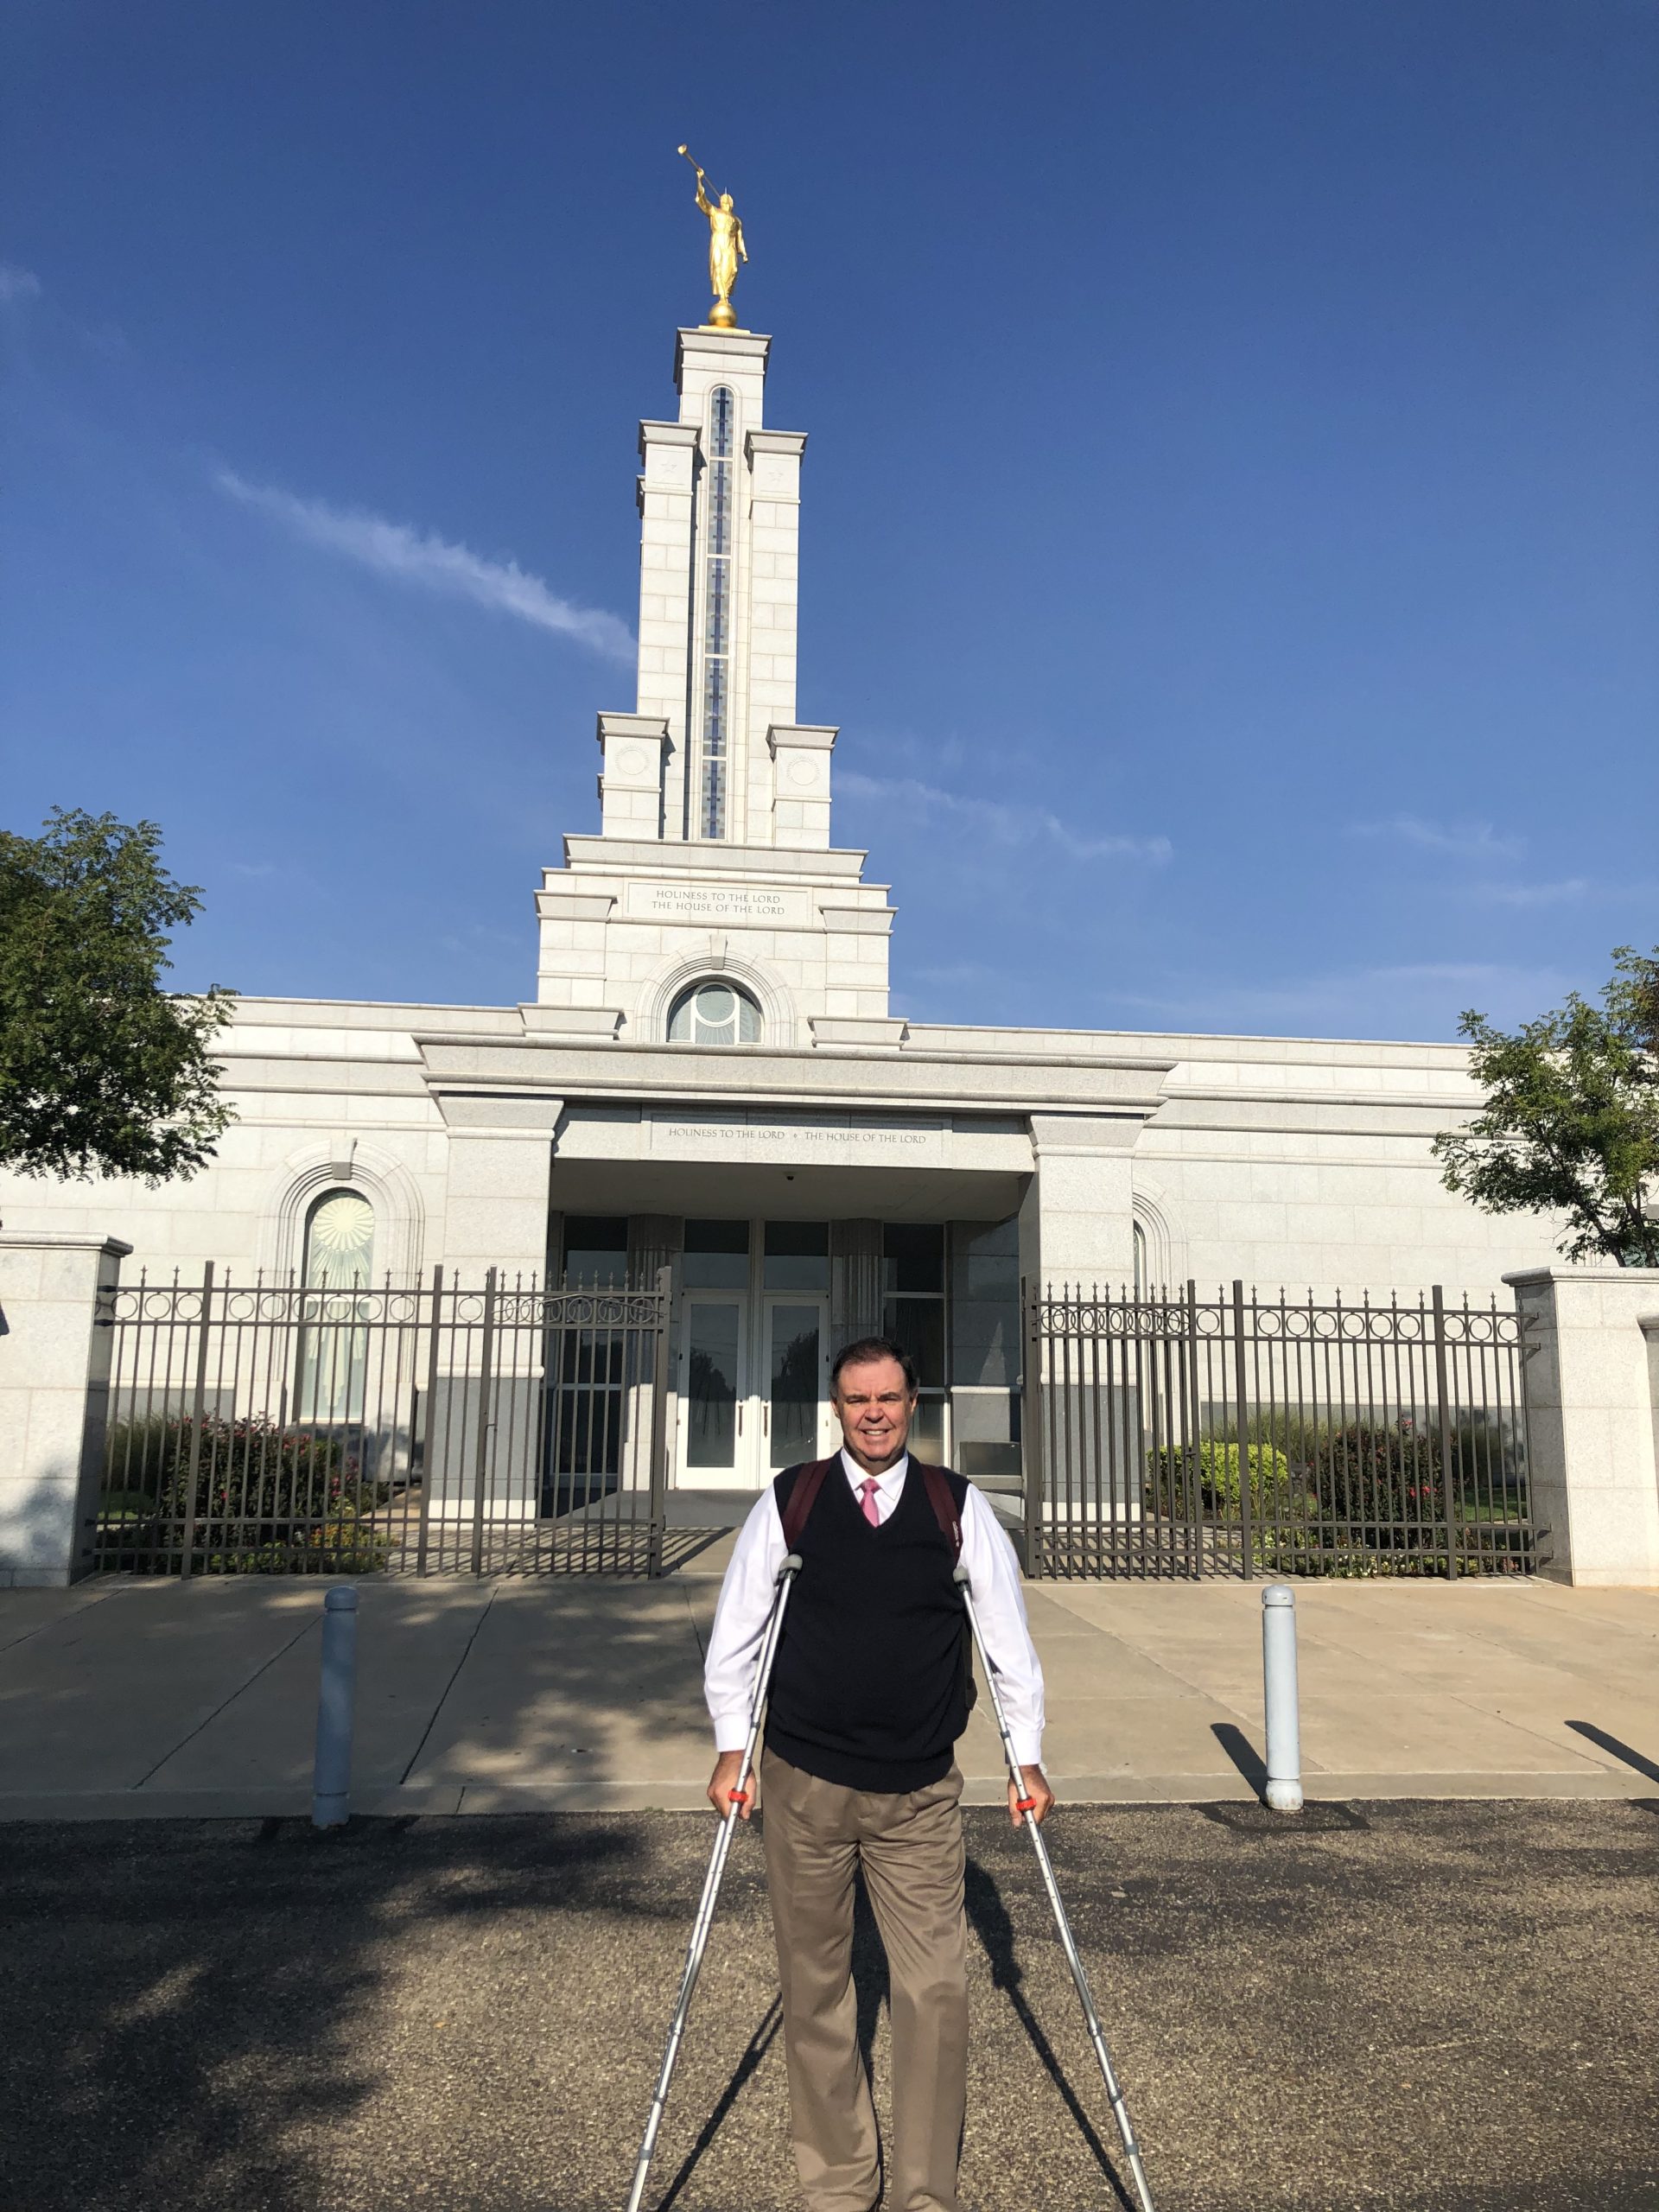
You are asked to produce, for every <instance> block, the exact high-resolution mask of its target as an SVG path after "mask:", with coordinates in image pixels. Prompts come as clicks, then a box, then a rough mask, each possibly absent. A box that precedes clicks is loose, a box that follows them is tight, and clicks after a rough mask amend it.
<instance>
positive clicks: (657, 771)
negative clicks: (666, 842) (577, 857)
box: [599, 715, 827, 844]
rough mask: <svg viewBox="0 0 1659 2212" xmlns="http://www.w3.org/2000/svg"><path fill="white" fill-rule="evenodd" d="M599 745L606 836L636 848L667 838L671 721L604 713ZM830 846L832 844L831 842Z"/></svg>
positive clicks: (601, 807) (602, 819)
mask: <svg viewBox="0 0 1659 2212" xmlns="http://www.w3.org/2000/svg"><path fill="white" fill-rule="evenodd" d="M599 746H600V753H601V759H602V760H603V762H604V767H603V770H602V772H601V775H600V779H599V810H600V820H599V827H600V835H601V836H604V837H626V838H628V839H630V840H632V842H634V843H636V844H651V843H652V842H660V841H661V838H662V835H663V766H664V759H665V757H666V754H667V751H668V723H667V721H665V720H664V718H663V717H662V716H660V715H601V716H600V718H599ZM826 842H827V841H826Z"/></svg>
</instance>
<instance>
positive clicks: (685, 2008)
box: [627, 1552, 801, 2212]
mask: <svg viewBox="0 0 1659 2212" xmlns="http://www.w3.org/2000/svg"><path fill="white" fill-rule="evenodd" d="M800 1571H801V1560H800V1554H798V1552H791V1553H790V1554H789V1555H788V1557H787V1558H786V1559H785V1561H784V1563H783V1565H782V1566H781V1567H779V1570H778V1575H777V1594H776V1596H775V1597H774V1598H773V1599H772V1612H771V1615H770V1617H769V1618H768V1619H767V1622H766V1634H765V1636H764V1637H762V1638H761V1639H760V1657H759V1659H757V1660H756V1662H755V1667H754V1694H753V1697H752V1698H751V1699H750V1700H749V1734H748V1740H747V1743H746V1744H745V1745H744V1746H743V1758H742V1763H741V1765H740V1766H739V1768H738V1770H737V1787H736V1789H734V1790H733V1792H732V1795H731V1802H730V1805H729V1807H728V1810H727V1814H726V1817H725V1819H724V1820H723V1821H721V1824H720V1833H719V1834H717V1835H716V1836H715V1848H714V1851H713V1853H712V1855H711V1856H710V1858H709V1872H707V1873H706V1874H705V1875H704V1876H703V1878H702V1898H701V1900H700V1902H699V1904H698V1905H697V1916H696V1919H695V1920H694V1921H693V1922H692V1923H691V1942H690V1946H689V1947H688V1948H687V1951H686V1955H685V1971H684V1973H683V1974H682V1975H681V1976H680V1998H679V2002H678V2004H677V2005H675V2007H674V2018H672V2020H671V2021H670V2023H669V2028H668V2048H667V2049H666V2050H664V2053H663V2064H662V2070H661V2072H660V2073H659V2074H658V2076H657V2094H656V2095H655V2096H654V2097H652V2101H651V2115H650V2117H649V2119H647V2120H646V2121H645V2140H644V2141H643V2142H642V2143H641V2144H640V2145H639V2164H637V2165H636V2166H635V2167H634V2170H633V2187H632V2189H631V2190H629V2191H628V2208H627V2212H639V2208H640V2206H641V2205H642V2204H643V2203H644V2202H645V2178H646V2176H647V2175H648V2174H649V2173H650V2171H651V2161H652V2154H653V2153H654V2152H655V2151H656V2148H657V2133H658V2129H659V2128H660V2127H661V2126H662V2124H663V2113H664V2109H665V2108H666V2107H667V2104H668V2085H669V2083H670V2082H671V2081H672V2080H673V2078H674V2066H675V2062H676V2060H677V2058H678V2057H679V2055H680V2039H681V2037H683V2035H684V2033H685V2021H686V2015H687V2014H688V2013H689V2012H690V2010H691V1998H692V1993H693V1992H694V1991H695V1990H696V1986H697V1976H698V1974H700V1973H701V1972H702V1955H703V1952H704V1950H705V1949H706V1948H707V1946H708V1942H709V1929H711V1928H712V1927H713V1926H714V1923H715V1900H716V1898H717V1897H719V1895H720V1879H721V1875H722V1874H723V1873H724V1872H726V1854H727V1853H728V1852H729V1851H730V1849H731V1847H732V1837H733V1835H734V1833H735V1832H736V1828H737V1823H738V1820H739V1817H740V1815H741V1811H742V1808H743V1807H744V1806H745V1805H747V1803H748V1802H749V1796H750V1791H749V1786H748V1785H749V1777H750V1776H751V1774H752V1773H753V1770H754V1754H755V1747H756V1745H758V1744H759V1743H760V1721H761V1717H762V1715H763V1713H764V1712H765V1710H766V1688H767V1685H768V1684H769V1683H770V1682H771V1681H772V1661H773V1660H774V1659H775V1658H776V1657H777V1656H778V1638H779V1635H780V1633H781V1632H782V1630H783V1625H784V1607H785V1605H787V1604H788V1603H789V1592H790V1586H791V1584H792V1583H793V1581H794V1580H795V1577H796V1576H797V1575H798V1573H800Z"/></svg>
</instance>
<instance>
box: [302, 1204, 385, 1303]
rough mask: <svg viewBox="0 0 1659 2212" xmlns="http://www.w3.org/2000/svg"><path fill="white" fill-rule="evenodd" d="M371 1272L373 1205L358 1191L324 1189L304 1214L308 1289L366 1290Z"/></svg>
mask: <svg viewBox="0 0 1659 2212" xmlns="http://www.w3.org/2000/svg"><path fill="white" fill-rule="evenodd" d="M373 1271H374V1208H373V1207H372V1205H370V1204H369V1202H368V1200H367V1199H366V1198H365V1197H364V1196H363V1195H362V1193H361V1192H359V1191H325V1192H323V1194H322V1196H321V1198H319V1199H317V1200H316V1202H315V1205H313V1206H312V1208H311V1211H310V1212H309V1213H308V1214H307V1216H306V1217H305V1276H304V1281H305V1287H306V1288H307V1289H308V1290H366V1289H367V1288H368V1286H369V1282H370V1280H371V1278H372V1274H373Z"/></svg>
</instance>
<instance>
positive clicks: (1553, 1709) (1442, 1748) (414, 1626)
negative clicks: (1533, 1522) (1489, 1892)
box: [0, 1542, 1659, 1819]
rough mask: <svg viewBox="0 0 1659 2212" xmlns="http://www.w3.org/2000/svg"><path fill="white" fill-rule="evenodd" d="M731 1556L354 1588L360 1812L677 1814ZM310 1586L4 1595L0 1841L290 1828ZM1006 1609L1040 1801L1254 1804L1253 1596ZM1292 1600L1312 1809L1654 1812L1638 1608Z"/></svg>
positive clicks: (1313, 1592) (686, 1802) (1141, 1590)
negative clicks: (238, 1820)
mask: <svg viewBox="0 0 1659 2212" xmlns="http://www.w3.org/2000/svg"><path fill="white" fill-rule="evenodd" d="M727 1548H728V1544H727V1542H721V1544H719V1545H718V1546H716V1547H715V1548H712V1549H710V1550H709V1551H708V1552H705V1553H704V1554H702V1556H701V1557H700V1558H699V1559H698V1560H695V1561H694V1562H693V1563H692V1565H691V1566H690V1567H688V1568H686V1569H685V1570H683V1571H682V1572H681V1573H677V1574H676V1575H674V1576H672V1577H671V1578H670V1579H668V1580H664V1581H663V1582H658V1583H654V1584H627V1583H614V1582H601V1581H584V1580H581V1579H579V1578H575V1577H571V1578H568V1579H564V1578H561V1579H556V1580H555V1579H549V1580H538V1581H530V1580H499V1581H495V1582H483V1583H475V1582H473V1581H470V1580H454V1581H448V1580H443V1581H429V1582H412V1581H411V1582H405V1581H395V1580H385V1581H377V1580H372V1579H365V1580H364V1581H363V1582H362V1583H361V1584H360V1585H359V1589H360V1593H361V1614H360V1622H361V1626H360V1633H359V1654H360V1661H359V1695H358V1717H357V1753H356V1765H355V1778H354V1791H353V1807H354V1808H355V1809H357V1810H359V1811H363V1812H378V1813H404V1812H409V1813H456V1812H466V1813H491V1812H509V1811H531V1810H541V1809H546V1810H574V1809H583V1808H594V1809H608V1810H613V1811H622V1810H632V1809H639V1808H653V1807H654V1808H664V1809H666V1810H674V1809H678V1808H695V1807H698V1806H700V1805H701V1804H702V1802H703V1800H702V1789H703V1784H704V1783H705V1782H706V1780H707V1777H708V1771H709V1764H710V1752H711V1746H710V1740H709V1731H708V1723H707V1719H706V1716H705V1714H704V1712H703V1707H702V1694H701V1667H702V1646H703V1642H704V1639H705V1637H706V1635H707V1632H708V1627H709V1620H710V1618H711V1616H712V1613H713V1610H714V1605H715V1595H716V1592H717V1591H718V1588H719V1573H720V1567H721V1562H722V1560H723V1556H724V1554H725V1551H726V1549H727ZM323 1590H324V1586H323V1585H321V1583H319V1582H317V1581H315V1580H292V1581H283V1580H264V1579H263V1578H252V1577H250V1578H247V1579H245V1580H220V1579H217V1578H215V1579H213V1580H200V1581H194V1582H191V1583H188V1584H180V1583H177V1582H172V1581H164V1580H154V1581H128V1580H122V1579H120V1578H117V1577H106V1578H104V1579H101V1580H95V1581H92V1582H87V1583H83V1584H81V1585H79V1586H77V1587H76V1588H75V1589H73V1590H69V1591H15V1592H0V1818H13V1819H54V1818H66V1817H93V1818H99V1817H103V1818H107V1817H111V1816H130V1815H157V1816H168V1815H172V1816H179V1815H213V1816H222V1815H240V1816H247V1815H257V1816H264V1815H284V1814H293V1813H301V1812H303V1811H305V1810H307V1809H308V1803H309V1796H308V1790H309V1777H310V1761H311V1748H312V1730H313V1726H314V1725H315V1699H316V1681H317V1659H318V1649H319V1639H320V1632H321V1609H322V1599H323ZM1027 1603H1028V1605H1029V1606H1030V1611H1031V1618H1032V1626H1033V1632H1034V1634H1035V1636H1036V1638H1037V1642H1038V1644H1039V1649H1040V1650H1041V1652H1042V1656H1043V1663H1044V1667H1045V1669H1046V1675H1047V1681H1048V1693H1049V1701H1048V1702H1049V1729H1048V1735H1047V1739H1046V1764H1047V1768H1048V1771H1049V1773H1050V1775H1051V1776H1052V1778H1053V1779H1054V1781H1055V1782H1056V1783H1057V1785H1058V1788H1059V1789H1061V1791H1062V1792H1063V1794H1064V1795H1065V1796H1067V1797H1068V1798H1070V1799H1071V1800H1073V1801H1095V1802H1142V1803H1156V1802H1208V1801H1212V1800H1217V1799H1223V1798H1245V1797H1249V1796H1254V1795H1255V1783H1256V1779H1257V1777H1258V1776H1259V1773H1260V1756H1261V1752H1262V1676H1261V1631H1260V1625H1259V1623H1260V1612H1261V1602H1260V1589H1259V1586H1256V1587H1250V1586H1245V1585H1242V1584H1227V1583H1209V1584H1197V1585H1194V1584H1170V1585H1157V1584H1152V1585H1147V1584H1140V1585H1131V1584H1124V1583H1043V1584H1039V1585H1035V1586H1030V1587H1029V1588H1028V1591H1027ZM1297 1604H1298V1611H1299V1615H1300V1669H1301V1688H1302V1745H1303V1754H1304V1769H1305V1776H1306V1784H1307V1789H1308V1793H1309V1795H1310V1796H1313V1797H1316V1798H1327V1799H1352V1798H1366V1797H1459V1796H1473V1797H1639V1796H1653V1795H1655V1794H1656V1793H1659V1592H1647V1591H1584V1590H1569V1589H1564V1588H1560V1587H1559V1586H1555V1585H1554V1584H1551V1583H1546V1582H1526V1583H1522V1582H1509V1581H1506V1582H1501V1583H1499V1582H1492V1583H1461V1584H1458V1585H1456V1586H1446V1585H1443V1584H1433V1583H1409V1582H1381V1583H1339V1584H1329V1583H1327V1584H1309V1585H1304V1586H1301V1587H1300V1590H1299V1592H1298V1599H1297ZM963 1768H964V1770H965V1771H966V1773H967V1775H968V1777H969V1789H968V1796H969V1801H970V1802H989V1801H992V1800H994V1799H995V1797H996V1796H998V1795H999V1794H1000V1788H1001V1785H1000V1782H999V1779H998V1777H999V1772H1000V1769H999V1764H998V1757H997V1747H996V1741H995V1735H994V1732H993V1731H992V1729H991V1727H990V1726H989V1725H988V1721H987V1720H986V1719H985V1716H984V1706H983V1702H982V1706H981V1709H980V1710H979V1711H978V1712H976V1714H975V1716H974V1719H973V1720H972V1722H971V1724H970V1726H969V1732H968V1734H967V1736H966V1738H964V1739H963Z"/></svg>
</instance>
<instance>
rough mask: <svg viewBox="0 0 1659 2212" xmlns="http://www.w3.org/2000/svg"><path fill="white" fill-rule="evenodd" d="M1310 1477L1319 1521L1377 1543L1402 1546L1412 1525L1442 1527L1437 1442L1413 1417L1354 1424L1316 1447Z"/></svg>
mask: <svg viewBox="0 0 1659 2212" xmlns="http://www.w3.org/2000/svg"><path fill="white" fill-rule="evenodd" d="M1309 1474H1310V1476H1311V1477H1312V1479H1313V1491H1314V1495H1315V1496H1316V1497H1317V1498H1318V1500H1319V1514H1320V1516H1321V1517H1322V1518H1323V1519H1325V1520H1327V1521H1333V1522H1338V1523H1339V1524H1342V1525H1343V1526H1344V1527H1346V1528H1348V1529H1351V1530H1353V1531H1354V1532H1355V1533H1356V1534H1357V1535H1358V1536H1359V1537H1360V1539H1361V1540H1362V1541H1376V1540H1377V1539H1378V1538H1379V1537H1380V1536H1381V1535H1383V1534H1384V1532H1387V1534H1388V1535H1389V1538H1390V1539H1391V1540H1392V1541H1396V1542H1397V1541H1399V1540H1401V1539H1402V1538H1403V1535H1404V1533H1405V1531H1406V1529H1408V1528H1409V1527H1411V1526H1413V1525H1421V1524H1425V1523H1426V1524H1427V1525H1428V1526H1430V1527H1434V1526H1437V1525H1440V1524H1442V1523H1443V1522H1444V1521H1445V1518H1446V1478H1445V1472H1444V1470H1443V1468H1442V1467H1441V1465H1440V1444H1439V1440H1438V1439H1437V1438H1436V1437H1435V1436H1434V1435H1433V1432H1432V1431H1430V1430H1428V1429H1426V1428H1421V1427H1418V1425H1417V1423H1416V1422H1415V1421H1414V1420H1413V1419H1412V1417H1411V1416H1410V1415H1409V1414H1403V1415H1402V1417H1401V1418H1400V1419H1399V1420H1398V1421H1390V1422H1380V1421H1378V1422H1372V1421H1351V1422H1350V1423H1349V1425H1348V1426H1347V1427H1346V1428H1339V1429H1337V1430H1335V1431H1334V1432H1333V1433H1332V1434H1331V1435H1329V1436H1327V1437H1326V1438H1325V1439H1324V1440H1323V1441H1322V1442H1321V1443H1320V1444H1319V1446H1317V1447H1316V1449H1315V1451H1314V1452H1313V1461H1312V1464H1311V1465H1310V1467H1309Z"/></svg>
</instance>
